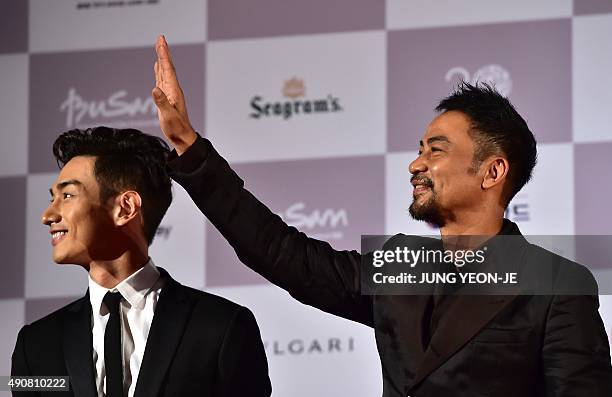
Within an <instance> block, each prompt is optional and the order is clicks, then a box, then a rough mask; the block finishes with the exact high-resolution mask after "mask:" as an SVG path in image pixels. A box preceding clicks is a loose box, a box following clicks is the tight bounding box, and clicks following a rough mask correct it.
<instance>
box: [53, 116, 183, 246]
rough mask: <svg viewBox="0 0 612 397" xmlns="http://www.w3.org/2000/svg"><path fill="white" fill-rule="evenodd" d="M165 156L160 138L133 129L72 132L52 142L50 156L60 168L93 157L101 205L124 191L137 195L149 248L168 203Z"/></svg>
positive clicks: (169, 189)
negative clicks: (132, 191) (140, 199)
mask: <svg viewBox="0 0 612 397" xmlns="http://www.w3.org/2000/svg"><path fill="white" fill-rule="evenodd" d="M169 154H170V149H169V147H168V145H167V144H166V142H164V141H163V140H162V139H160V138H158V137H155V136H152V135H148V134H145V133H144V132H142V131H139V130H135V129H116V128H109V127H103V126H102V127H95V128H88V129H86V130H79V129H74V130H70V131H67V132H64V133H63V134H61V135H60V136H59V137H58V138H57V139H56V140H55V142H54V143H53V155H54V156H55V159H56V160H57V165H58V166H59V167H60V168H62V167H63V166H64V165H66V163H68V162H69V161H70V160H71V159H72V158H73V157H77V156H93V157H95V165H94V176H95V177H96V180H97V181H98V184H99V185H100V199H101V200H102V201H103V202H105V201H107V200H108V199H109V198H111V197H113V196H116V195H117V194H119V193H121V192H123V191H126V190H135V191H137V192H138V193H139V194H140V196H141V198H142V213H143V220H144V235H145V238H146V240H147V243H148V244H149V245H151V243H152V242H153V238H154V237H155V232H156V231H157V228H158V226H159V224H160V223H161V220H162V218H163V217H164V215H165V214H166V211H167V210H168V207H169V206H170V203H172V181H171V179H170V177H169V175H168V173H167V171H166V159H167V158H168V155H169Z"/></svg>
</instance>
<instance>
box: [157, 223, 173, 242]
mask: <svg viewBox="0 0 612 397" xmlns="http://www.w3.org/2000/svg"><path fill="white" fill-rule="evenodd" d="M171 231H172V226H164V225H160V226H159V227H158V228H157V230H156V231H155V237H159V238H163V239H164V240H168V238H169V237H170V232H171Z"/></svg>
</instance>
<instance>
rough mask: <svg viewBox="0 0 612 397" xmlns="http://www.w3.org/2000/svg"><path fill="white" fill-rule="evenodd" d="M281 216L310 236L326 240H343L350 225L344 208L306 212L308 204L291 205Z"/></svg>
mask: <svg viewBox="0 0 612 397" xmlns="http://www.w3.org/2000/svg"><path fill="white" fill-rule="evenodd" d="M279 216H280V217H281V218H283V220H284V221H285V222H287V223H288V224H290V225H292V226H295V227H296V228H298V229H300V230H302V231H304V232H306V233H307V234H308V235H309V236H311V237H314V238H319V239H325V240H339V239H342V238H343V237H344V232H343V231H342V229H343V228H346V227H348V224H349V221H348V213H347V211H346V209H344V208H341V209H337V210H335V209H332V208H326V209H324V210H320V209H314V210H306V204H305V203H303V202H297V203H294V204H292V205H290V206H289V207H288V208H287V209H286V210H285V211H283V212H282V213H280V214H279Z"/></svg>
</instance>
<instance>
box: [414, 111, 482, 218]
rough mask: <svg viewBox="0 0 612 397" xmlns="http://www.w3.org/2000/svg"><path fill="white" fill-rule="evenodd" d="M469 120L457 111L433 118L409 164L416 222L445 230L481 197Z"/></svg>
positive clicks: (479, 177)
mask: <svg viewBox="0 0 612 397" xmlns="http://www.w3.org/2000/svg"><path fill="white" fill-rule="evenodd" d="M469 129H470V119H469V118H468V117H467V116H466V115H465V114H463V113H461V112H458V111H450V112H445V113H442V114H441V115H439V116H438V117H436V118H435V119H434V120H433V121H432V122H431V124H429V127H428V128H427V131H426V133H425V135H424V136H423V140H422V141H421V142H420V147H419V156H418V157H417V158H416V159H415V160H414V161H413V162H412V163H410V172H411V173H412V174H413V176H412V178H411V183H412V185H413V186H414V191H413V198H414V201H413V202H412V205H411V206H410V214H411V215H412V217H413V218H415V219H417V220H423V221H427V222H431V223H433V224H435V225H437V226H440V227H441V226H444V225H445V224H446V223H447V222H448V221H453V220H454V218H455V215H456V213H457V212H458V211H462V210H466V209H467V210H469V209H473V208H474V207H475V206H477V205H478V201H479V199H478V198H479V195H480V194H481V193H482V189H481V184H482V175H479V173H478V172H477V170H475V169H474V142H473V140H472V138H471V137H470V134H469Z"/></svg>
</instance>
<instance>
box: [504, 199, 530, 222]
mask: <svg viewBox="0 0 612 397" xmlns="http://www.w3.org/2000/svg"><path fill="white" fill-rule="evenodd" d="M504 217H506V218H508V219H510V220H511V221H512V222H528V221H529V220H530V219H531V211H530V209H529V202H528V200H527V196H526V195H525V194H521V195H516V196H515V197H514V199H513V200H512V201H511V202H510V204H508V207H506V210H505V211H504Z"/></svg>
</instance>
